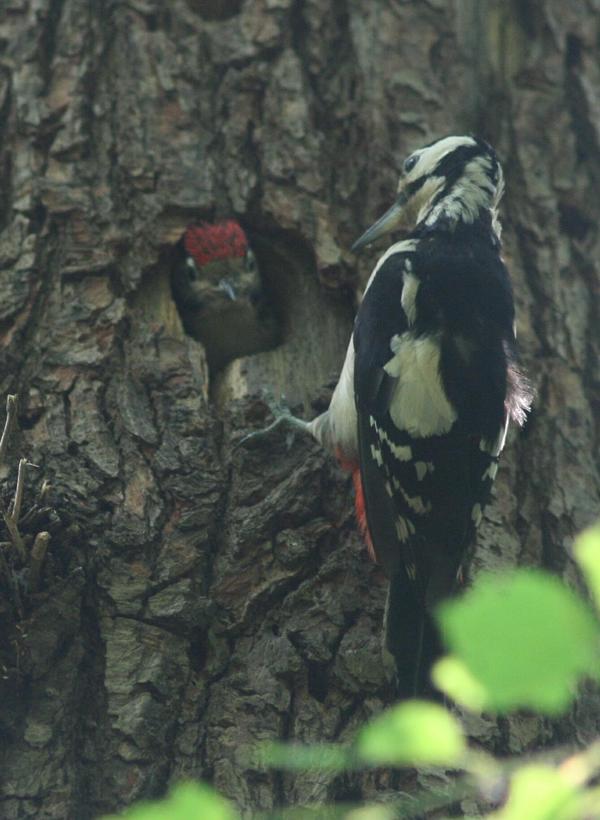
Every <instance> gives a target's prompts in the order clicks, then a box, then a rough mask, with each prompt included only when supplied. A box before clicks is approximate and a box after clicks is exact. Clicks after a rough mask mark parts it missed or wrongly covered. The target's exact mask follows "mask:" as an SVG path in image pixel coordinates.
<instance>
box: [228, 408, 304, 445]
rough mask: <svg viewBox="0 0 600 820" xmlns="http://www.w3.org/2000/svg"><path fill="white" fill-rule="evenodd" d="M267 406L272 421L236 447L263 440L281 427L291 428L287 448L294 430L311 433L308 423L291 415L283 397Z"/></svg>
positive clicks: (250, 434) (242, 440) (239, 442)
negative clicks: (272, 416) (272, 418)
mask: <svg viewBox="0 0 600 820" xmlns="http://www.w3.org/2000/svg"><path fill="white" fill-rule="evenodd" d="M268 404H269V408H270V410H271V413H272V414H273V415H274V416H275V418H274V420H273V421H272V422H271V424H269V425H268V426H267V427H265V428H263V429H262V430H256V431H255V432H254V433H248V434H247V435H245V436H244V437H243V438H241V439H240V440H239V441H238V442H237V444H236V447H240V446H241V445H244V444H247V443H248V442H249V441H252V440H256V439H259V438H263V436H267V435H268V434H269V433H272V432H273V430H276V429H277V428H278V427H281V426H287V427H290V428H291V436H290V437H289V438H288V440H287V444H288V447H289V446H290V445H291V443H292V440H293V432H294V430H302V432H303V433H310V432H311V430H310V427H309V422H307V421H304V420H303V419H299V418H297V417H296V416H294V415H293V414H292V412H291V410H290V408H289V407H288V406H287V404H286V403H285V396H282V397H281V399H280V401H279V402H273V401H269V402H268Z"/></svg>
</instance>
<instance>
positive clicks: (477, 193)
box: [307, 136, 531, 696]
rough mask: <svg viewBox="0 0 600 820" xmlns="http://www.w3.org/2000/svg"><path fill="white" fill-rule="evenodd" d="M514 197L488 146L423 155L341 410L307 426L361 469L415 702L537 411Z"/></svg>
mask: <svg viewBox="0 0 600 820" xmlns="http://www.w3.org/2000/svg"><path fill="white" fill-rule="evenodd" d="M502 191H503V177H502V170H501V167H500V164H499V162H498V159H497V157H496V154H495V152H494V151H493V149H492V148H491V147H490V146H489V145H488V144H487V143H485V142H484V141H483V140H480V139H476V138H473V137H468V136H464V137H447V138H445V139H442V140H439V141H437V142H434V143H432V144H431V145H428V146H426V147H425V148H422V149H420V150H418V151H415V152H414V153H413V154H411V155H410V157H409V158H408V159H407V160H406V162H405V163H404V174H403V175H402V177H401V179H400V183H399V186H398V196H397V200H396V202H395V204H394V205H393V206H392V208H390V210H389V211H388V212H387V213H386V214H385V215H384V216H383V217H382V218H381V219H380V220H379V221H378V222H376V223H375V225H374V226H373V227H372V228H370V229H369V230H368V231H367V232H366V233H365V234H364V235H363V236H362V237H361V239H360V240H359V241H358V242H357V243H356V244H355V246H354V248H355V249H358V248H360V247H363V246H364V245H366V244H368V243H370V242H371V241H373V240H374V239H376V238H378V237H379V236H381V235H382V234H384V233H386V232H387V231H389V230H393V229H395V228H404V229H408V231H409V232H408V235H407V237H406V238H405V239H404V240H403V241H400V242H397V243H396V244H394V245H392V246H391V247H390V248H389V249H388V250H387V251H386V253H384V254H383V256H382V257H381V258H380V259H379V261H378V263H377V265H376V267H375V269H374V271H373V273H372V275H371V278H370V280H369V282H368V285H367V288H366V291H365V294H364V298H363V301H362V303H361V305H360V308H359V311H358V314H357V317H356V322H355V327H354V332H353V335H352V339H351V341H350V345H349V349H348V353H347V356H346V361H345V364H344V368H343V371H342V373H341V376H340V380H339V383H338V385H337V387H336V390H335V392H334V395H333V398H332V401H331V405H330V407H329V409H328V410H327V412H326V413H324V414H322V415H321V416H319V417H318V418H317V419H315V420H314V421H312V422H310V423H309V424H308V425H307V427H308V429H309V430H310V432H312V433H313V435H315V437H316V438H317V439H318V440H319V441H321V442H322V443H323V444H325V445H326V446H329V447H330V448H331V449H332V450H333V451H334V452H335V453H336V455H337V456H338V457H339V458H340V460H341V461H342V462H343V463H345V464H347V465H348V464H349V465H350V466H351V468H352V465H356V464H357V465H358V470H360V481H358V476H357V477H356V479H355V485H356V486H357V513H358V515H359V519H360V517H361V516H364V513H366V522H363V523H364V524H365V535H366V538H367V543H368V544H369V546H370V547H371V549H372V553H373V555H374V557H375V559H376V560H377V561H378V562H379V563H380V564H381V565H382V567H383V568H384V570H385V572H386V574H387V575H388V576H389V578H390V592H389V596H388V603H387V611H386V646H387V649H388V650H389V651H390V652H391V654H392V655H393V657H394V660H395V664H396V670H397V679H398V690H399V694H400V695H401V696H410V695H412V694H416V693H418V692H423V691H426V690H427V689H428V687H429V670H430V666H431V663H432V661H433V660H434V659H435V657H436V655H437V654H438V653H439V646H438V638H437V633H436V630H435V627H434V625H433V621H432V618H431V613H432V608H433V607H434V606H435V604H437V603H438V602H439V601H440V599H442V598H444V597H445V596H447V595H449V594H451V592H452V591H453V589H454V588H455V585H456V581H457V576H458V574H459V571H460V568H461V562H462V560H463V557H464V554H465V549H466V547H467V546H468V545H469V544H470V542H472V540H473V538H474V535H475V530H476V528H477V526H478V524H479V521H480V519H481V516H482V512H483V508H484V506H485V504H486V503H487V501H488V499H489V495H490V490H491V486H492V483H493V481H494V478H495V475H496V471H497V466H498V456H499V454H500V452H501V450H502V448H503V446H504V442H505V438H506V431H507V427H508V423H509V421H510V420H511V419H512V420H513V421H515V422H517V423H518V424H522V423H523V421H524V419H525V415H526V412H527V410H528V408H529V404H530V400H531V395H530V391H529V389H528V387H527V383H526V381H525V379H524V378H523V377H522V376H521V374H520V372H519V370H518V368H517V365H516V343H515V332H514V306H513V297H512V289H511V284H510V279H509V275H508V272H507V270H506V268H505V266H504V263H503V261H502V258H501V256H500V226H499V222H498V218H497V206H498V202H499V200H500V197H501V195H502ZM361 496H363V497H364V512H363V509H362V500H363V499H362V498H361Z"/></svg>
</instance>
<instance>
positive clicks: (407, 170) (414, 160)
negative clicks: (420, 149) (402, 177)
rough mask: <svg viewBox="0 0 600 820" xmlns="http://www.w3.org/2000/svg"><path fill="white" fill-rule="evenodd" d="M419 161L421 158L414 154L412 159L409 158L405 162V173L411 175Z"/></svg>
mask: <svg viewBox="0 0 600 820" xmlns="http://www.w3.org/2000/svg"><path fill="white" fill-rule="evenodd" d="M418 161H419V157H418V156H417V155H416V154H413V155H412V157H408V159H405V160H404V173H405V174H410V172H411V171H412V169H413V168H414V167H415V165H416V164H417V162H418Z"/></svg>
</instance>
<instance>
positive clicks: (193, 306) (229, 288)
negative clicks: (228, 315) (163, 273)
mask: <svg viewBox="0 0 600 820" xmlns="http://www.w3.org/2000/svg"><path fill="white" fill-rule="evenodd" d="M183 246H184V249H185V260H184V263H183V265H182V266H180V269H178V270H177V271H176V272H175V274H174V276H173V286H174V289H175V292H176V296H177V297H178V300H179V301H180V302H181V303H182V304H184V305H185V306H186V308H188V309H190V310H197V311H203V310H207V311H210V312H211V313H213V312H216V313H220V312H223V311H226V312H227V311H229V310H230V309H232V308H234V305H237V304H239V302H240V300H241V301H245V300H250V301H253V300H254V299H256V298H258V296H259V293H260V280H259V276H258V270H257V266H256V260H255V258H254V254H253V253H252V251H251V250H250V247H249V246H248V240H247V238H246V234H245V233H244V231H243V229H242V227H241V226H240V225H239V223H238V222H236V221H235V220H233V219H228V220H224V221H222V222H216V223H214V224H202V225H191V226H190V227H189V228H188V229H187V231H186V232H185V235H184V237H183Z"/></svg>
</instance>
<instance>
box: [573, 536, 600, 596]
mask: <svg viewBox="0 0 600 820" xmlns="http://www.w3.org/2000/svg"><path fill="white" fill-rule="evenodd" d="M574 551H575V558H576V559H577V563H578V564H579V566H580V567H581V569H582V571H583V574H584V576H585V580H586V583H587V585H588V587H589V588H590V592H591V593H592V597H593V599H594V602H595V604H596V609H598V610H599V611H600V524H596V525H595V526H594V527H590V528H589V529H587V530H584V531H583V532H582V533H581V535H580V536H579V538H578V539H577V541H576V542H575V548H574Z"/></svg>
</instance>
